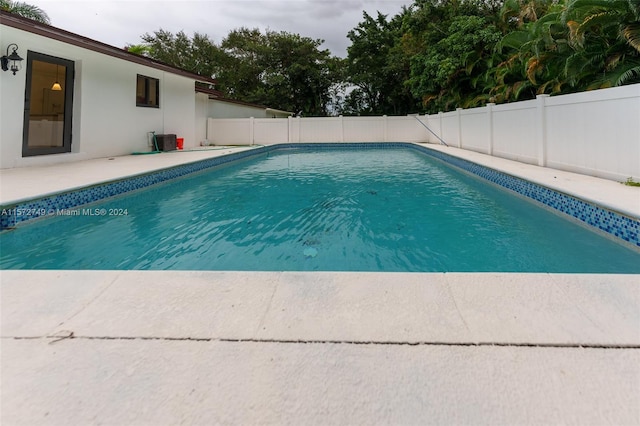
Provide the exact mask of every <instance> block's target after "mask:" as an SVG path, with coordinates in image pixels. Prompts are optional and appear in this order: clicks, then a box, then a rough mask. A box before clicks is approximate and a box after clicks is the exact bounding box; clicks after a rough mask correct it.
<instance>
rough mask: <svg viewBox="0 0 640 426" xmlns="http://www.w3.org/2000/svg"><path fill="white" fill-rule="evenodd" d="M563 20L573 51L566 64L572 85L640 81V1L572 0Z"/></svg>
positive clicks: (600, 85) (599, 84) (598, 86)
mask: <svg viewBox="0 0 640 426" xmlns="http://www.w3.org/2000/svg"><path fill="white" fill-rule="evenodd" d="M563 21H564V22H566V25H567V27H568V29H569V37H568V38H569V43H570V45H571V46H572V48H573V50H574V52H575V53H574V54H573V55H571V56H570V57H569V58H567V62H566V66H565V73H566V74H567V76H568V77H569V80H570V82H571V84H572V85H573V86H578V87H581V88H582V87H585V86H586V88H588V89H590V88H601V87H610V86H619V85H622V84H631V83H638V82H640V2H638V1H637V0H606V1H605V0H573V1H570V2H569V4H568V5H567V8H566V12H565V14H564V15H563ZM594 77H595V78H594Z"/></svg>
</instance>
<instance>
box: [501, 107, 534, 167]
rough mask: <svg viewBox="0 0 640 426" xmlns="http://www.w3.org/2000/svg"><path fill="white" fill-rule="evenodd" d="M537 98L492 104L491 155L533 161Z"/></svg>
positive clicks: (530, 162)
mask: <svg viewBox="0 0 640 426" xmlns="http://www.w3.org/2000/svg"><path fill="white" fill-rule="evenodd" d="M536 106H537V101H536V100H531V101H523V102H517V103H513V104H504V105H495V106H494V107H493V155H495V156H496V157H502V158H508V159H510V160H516V161H521V162H523V163H528V164H537V161H538V157H537V155H538V152H537V149H538V147H537V143H538V142H537V140H536V136H537V133H536V132H537V130H536V126H537V121H536Z"/></svg>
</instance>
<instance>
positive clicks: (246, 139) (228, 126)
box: [207, 118, 252, 145]
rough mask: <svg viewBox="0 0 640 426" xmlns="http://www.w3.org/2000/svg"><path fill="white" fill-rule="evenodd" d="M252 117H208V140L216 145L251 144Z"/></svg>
mask: <svg viewBox="0 0 640 426" xmlns="http://www.w3.org/2000/svg"><path fill="white" fill-rule="evenodd" d="M251 139H252V138H251V119H250V118H216V119H213V118H209V119H207V140H208V141H209V142H210V143H213V144H215V145H251V144H252V140H251Z"/></svg>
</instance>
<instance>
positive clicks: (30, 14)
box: [0, 0, 51, 25]
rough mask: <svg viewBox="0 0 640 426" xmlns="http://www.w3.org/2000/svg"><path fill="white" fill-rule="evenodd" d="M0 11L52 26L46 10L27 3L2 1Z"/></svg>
mask: <svg viewBox="0 0 640 426" xmlns="http://www.w3.org/2000/svg"><path fill="white" fill-rule="evenodd" d="M0 9H2V10H4V11H5V12H9V13H15V14H16V15H20V16H23V17H25V18H29V19H33V20H34V21H38V22H42V23H43V24H47V25H50V24H51V19H49V15H47V13H46V12H45V11H44V10H42V9H40V8H39V7H38V6H33V5H31V4H28V3H25V2H21V1H13V0H0Z"/></svg>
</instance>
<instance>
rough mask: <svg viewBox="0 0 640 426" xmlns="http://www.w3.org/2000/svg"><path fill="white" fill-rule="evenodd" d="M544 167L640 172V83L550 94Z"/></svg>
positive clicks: (621, 175)
mask: <svg viewBox="0 0 640 426" xmlns="http://www.w3.org/2000/svg"><path fill="white" fill-rule="evenodd" d="M545 120H546V127H547V135H546V137H547V164H548V166H549V167H554V168H559V169H563V170H569V171H575V172H580V173H585V174H593V175H598V176H602V177H608V178H611V179H616V180H624V179H626V178H628V177H636V178H638V176H639V175H640V84H637V85H633V86H623V87H616V88H612V89H606V90H597V91H592V92H584V93H576V94H572V95H565V96H557V97H550V98H548V99H547V101H546V108H545Z"/></svg>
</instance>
